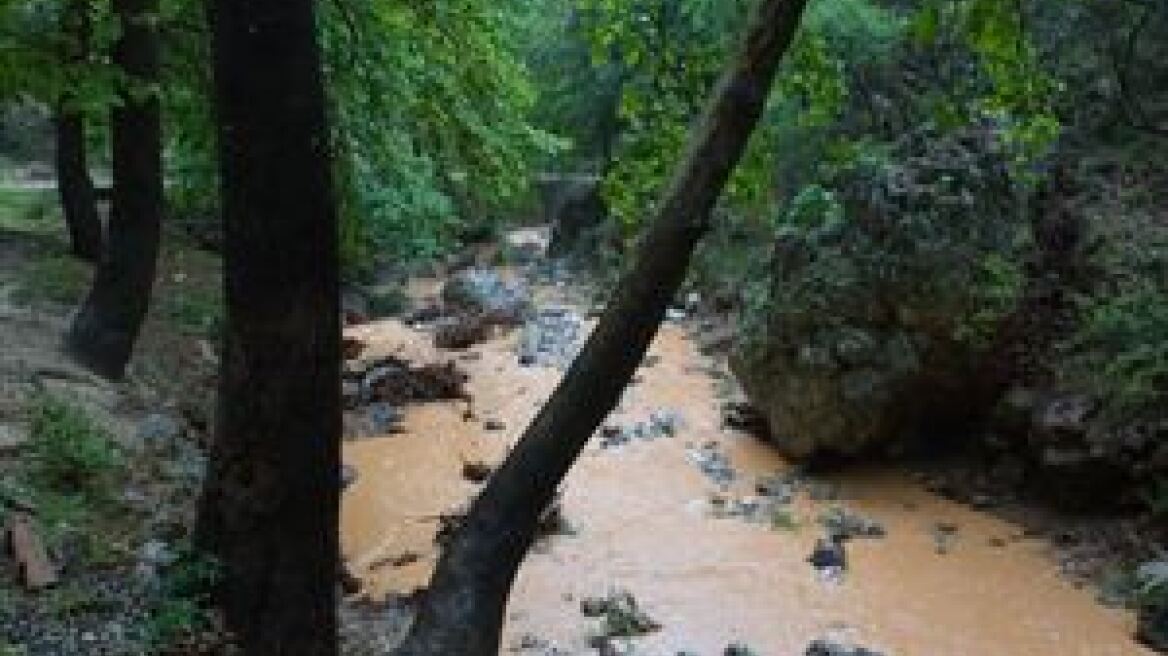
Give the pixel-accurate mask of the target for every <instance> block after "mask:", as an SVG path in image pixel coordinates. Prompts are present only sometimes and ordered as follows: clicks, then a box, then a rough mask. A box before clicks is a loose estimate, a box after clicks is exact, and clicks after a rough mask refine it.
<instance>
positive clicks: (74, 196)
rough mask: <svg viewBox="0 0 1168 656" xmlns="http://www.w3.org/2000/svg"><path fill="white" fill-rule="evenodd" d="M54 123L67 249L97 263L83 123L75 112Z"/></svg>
mask: <svg viewBox="0 0 1168 656" xmlns="http://www.w3.org/2000/svg"><path fill="white" fill-rule="evenodd" d="M53 123H54V127H55V129H56V133H57V193H58V194H59V195H60V198H61V210H62V213H63V214H64V215H65V227H66V228H67V229H68V231H69V246H70V249H71V250H72V252H73V255H75V256H77V257H78V258H80V259H83V260H86V261H89V262H95V263H96V262H98V261H99V259H100V258H101V250H102V227H101V217H100V216H99V215H98V213H97V194H95V193H94V191H93V180H92V178H90V177H89V167H88V165H87V163H86V161H87V157H86V152H85V151H86V147H85V119H84V117H83V116H82V115H81V114H80V113H78V112H73V111H69V110H67V109H62V110H59V111H58V113H57V115H56V116H55V117H54V119H53Z"/></svg>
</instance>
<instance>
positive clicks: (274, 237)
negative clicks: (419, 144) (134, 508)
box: [196, 0, 341, 656]
mask: <svg viewBox="0 0 1168 656" xmlns="http://www.w3.org/2000/svg"><path fill="white" fill-rule="evenodd" d="M209 12H210V15H209V19H210V24H211V34H212V49H213V65H214V77H215V84H214V88H215V107H216V112H217V115H218V116H217V123H218V141H219V166H220V191H221V198H222V203H223V221H224V244H223V255H224V268H225V288H226V304H227V326H226V332H227V335H226V343H225V347H224V356H223V364H222V369H221V371H220V389H219V399H218V410H217V415H218V416H217V427H216V437H215V444H214V446H213V448H212V450H211V459H210V465H209V470H208V472H207V479H206V482H205V484H204V488H203V496H202V499H201V501H200V506H199V518H198V526H197V530H196V538H197V542H198V545H199V546H200V548H201V549H203V550H205V551H206V552H208V553H210V554H211V555H213V556H215V557H217V558H218V560H219V562H220V563H221V565H222V567H223V576H222V579H221V581H220V582H219V584H218V589H217V590H216V598H217V601H218V602H219V605H220V607H221V608H222V610H223V612H224V616H225V619H226V622H227V625H228V628H230V629H231V630H232V631H233V632H234V633H235V635H236V638H237V639H238V641H239V643H240V645H241V646H242V647H243V649H244V653H246V654H248V655H249V656H264V655H268V654H272V655H275V654H295V655H297V656H317V655H332V654H335V653H336V597H335V595H336V592H335V586H336V576H337V571H338V559H339V547H338V536H337V522H338V515H339V504H340V429H341V427H340V412H341V401H340V358H339V355H338V354H339V353H340V322H339V316H340V303H339V293H340V292H339V281H338V275H339V274H338V268H339V263H338V253H337V250H338V243H337V242H338V225H337V215H336V210H335V207H334V204H333V190H332V180H331V174H330V164H329V159H330V158H329V153H328V143H329V139H328V131H327V126H326V120H325V109H324V107H325V105H324V92H323V88H322V78H321V70H320V52H319V47H318V45H317V42H316V32H315V18H314V5H313V2H312V1H311V0H214V1H213V2H210V3H209Z"/></svg>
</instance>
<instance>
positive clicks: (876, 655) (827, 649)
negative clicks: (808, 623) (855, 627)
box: [804, 639, 882, 656]
mask: <svg viewBox="0 0 1168 656" xmlns="http://www.w3.org/2000/svg"><path fill="white" fill-rule="evenodd" d="M804 654H805V656H882V654H881V653H880V652H877V651H872V650H871V649H868V648H866V647H856V646H854V645H850V644H846V643H838V642H833V641H831V640H825V639H820V640H814V641H812V643H811V644H810V645H807V651H806V652H804Z"/></svg>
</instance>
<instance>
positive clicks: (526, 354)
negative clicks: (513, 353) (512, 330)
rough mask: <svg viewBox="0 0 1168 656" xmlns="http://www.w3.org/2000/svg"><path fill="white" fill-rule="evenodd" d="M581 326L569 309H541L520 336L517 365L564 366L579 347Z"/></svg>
mask: <svg viewBox="0 0 1168 656" xmlns="http://www.w3.org/2000/svg"><path fill="white" fill-rule="evenodd" d="M583 325H584V321H583V319H581V318H580V315H579V314H577V313H576V312H575V311H574V310H571V309H569V308H561V307H547V308H542V309H540V310H539V312H538V313H536V316H535V317H534V318H533V319H532V320H531V321H529V322H528V323H527V325H526V326H524V328H523V334H522V335H521V336H520V338H519V345H518V356H519V364H520V365H522V366H525V367H530V366H536V365H539V366H543V367H559V368H565V367H567V366H568V365H569V364H571V362H572V360H573V359H575V357H576V353H577V352H578V351H579V350H580V341H581V339H582V337H583V332H584V331H583Z"/></svg>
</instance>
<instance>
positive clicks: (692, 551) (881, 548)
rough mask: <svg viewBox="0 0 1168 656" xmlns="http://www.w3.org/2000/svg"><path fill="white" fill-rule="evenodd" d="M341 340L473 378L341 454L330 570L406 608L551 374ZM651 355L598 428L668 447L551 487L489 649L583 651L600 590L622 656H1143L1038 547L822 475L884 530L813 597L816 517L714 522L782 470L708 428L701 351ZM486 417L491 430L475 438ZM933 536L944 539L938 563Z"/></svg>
mask: <svg viewBox="0 0 1168 656" xmlns="http://www.w3.org/2000/svg"><path fill="white" fill-rule="evenodd" d="M350 331H351V332H352V334H354V335H355V336H358V337H359V338H361V339H363V340H364V341H366V343H367V344H368V349H369V350H368V354H369V355H371V356H376V355H381V354H398V355H402V356H405V357H407V358H409V359H411V360H413V361H416V362H424V361H445V360H450V359H455V360H457V361H458V364H459V366H460V368H462V369H463V370H465V371H466V372H467V373H468V374H469V376H470V380H469V383H468V390H469V391H470V392H471V394H472V396H473V399H474V400H473V403H471V404H468V403H467V402H463V401H452V402H439V403H428V404H413V405H409V406H407V407H406V408H405V418H404V420H403V422H402V424H401V428H402V430H401V432H399V433H397V434H394V435H390V436H386V437H376V438H368V439H363V440H356V441H350V442H348V443H347V444H346V446H345V456H344V457H345V461H346V463H347V464H349V465H351V466H353V467H355V468H356V470H357V471H358V474H359V475H358V478H357V480H356V482H355V483H354V484H353V485H352V486H351V487H350V488H349V489H348V491H347V492H346V493H345V497H344V504H343V512H342V546H343V550H344V555H345V557H346V558H347V560H348V561H349V563H350V566H351V568H352V570H353V571H354V573H355V574H357V575H358V576H360V577H361V578H362V579H363V580H364V581H365V583H366V590H367V593H368V594H370V595H371V596H373V597H380V596H384V595H388V594H404V593H408V592H410V591H411V590H413V589H415V588H417V587H422V586H424V585H425V584H426V581H427V578H428V576H429V574H430V571H431V568H432V567H433V564H434V561H435V557H436V550H435V547H434V542H433V537H434V533H435V531H436V529H437V528H438V525H439V522H438V516H439V515H440V514H442V513H444V512H447V511H450V510H451V509H454V508H456V507H458V506H459V505H460V504H462V503H464V502H465V501H466V500H467V499H468V498H470V497H471V496H473V495H474V494H475V492H476V490H477V489H478V486H477V485H475V484H473V483H470V482H468V481H465V480H464V479H463V477H462V469H463V465H464V463H466V462H475V461H484V462H487V463H496V462H498V461H499V460H501V459H502V458H503V456H504V455H505V453H506V452H507V449H508V445H509V444H510V443H511V442H512V441H513V440H514V439H516V438H517V437H518V435H519V433H520V432H521V431H522V430H523V428H524V426H525V425H526V423H527V421H528V419H529V418H530V417H531V416H532V415H533V414H534V412H535V411H536V410H537V409H538V407H539V405H540V403H541V402H542V401H543V399H544V398H546V396H547V395H548V394H549V393H550V391H551V389H552V387H553V385H554V384H555V383H556V381H557V380H558V377H559V375H560V372H559V371H558V370H556V369H553V368H546V367H520V366H519V364H518V363H517V358H516V355H515V341H516V339H517V338H518V337H517V335H516V334H515V333H512V334H511V335H509V336H503V337H500V338H497V339H494V340H492V341H490V342H488V343H486V344H482V345H479V346H476V347H473V348H472V349H470V351H469V352H464V353H451V352H437V351H435V350H434V349H433V347H432V346H431V344H430V335H429V334H427V333H424V332H419V331H415V330H413V329H411V328H408V327H406V326H404V325H402V324H401V323H400V322H397V321H383V322H378V323H374V324H368V325H365V326H360V327H357V328H354V329H350ZM650 359H651V360H653V361H654V363H653V365H652V366H650V367H643V368H642V369H641V371H640V372H639V375H638V382H637V383H636V384H635V385H634V386H632V387H631V388H630V390H629V391H628V392H627V394H626V396H625V398H624V400H623V402H622V403H621V406H620V408H619V409H618V411H617V413H615V414H614V416H613V417H611V418H610V422H611V423H614V424H620V423H630V422H647V421H648V420H649V419H650V416H651V415H652V413H654V412H655V411H661V410H670V411H675V412H676V413H677V414H678V415H679V416H680V417H681V419H682V421H681V422H680V425H679V426H678V427H677V429H676V430H675V431H674V432H675V435H673V436H672V437H669V436H661V437H658V438H656V439H652V440H647V439H636V440H632V441H631V442H629V443H628V444H623V445H619V446H615V447H612V448H602V447H601V446H600V445H599V443H598V440H596V439H594V440H593V442H592V443H591V444H590V445H589V447H588V448H587V449H586V451H585V453H584V455H583V456H582V458H581V460H580V461H579V463H578V464H577V466H576V467H575V469H574V470H573V471H572V473H571V474H570V476H569V478H568V481H567V483H566V486H565V488H564V491H563V509H564V514H565V516H566V519H567V521H568V523H569V524H570V525H571V528H572V529H573V531H572V534H566V535H556V536H552V537H550V538H548V539H547V540H545V541H543V542H541V543H540V544H539V546H538V547H537V549H536V550H535V551H534V552H533V553H532V554H531V555H530V556H529V557H528V559H527V561H526V562H525V563H524V565H523V568H522V570H521V571H520V575H519V579H518V582H517V584H516V587H515V589H514V591H513V594H512V597H511V603H510V606H509V611H508V622H507V626H506V635H505V638H504V653H509V652H510V651H515V650H518V647H517V646H518V645H519V644H520V643H522V642H526V643H528V644H535V643H537V642H538V643H540V644H544V645H545V646H543V647H541V650H532V651H529V652H524V653H533V654H534V653H552V652H550V651H548V647H547V646H546V645H554V646H555V647H557V648H559V649H560V650H561V651H560V652H556V653H570V654H575V653H579V654H593V653H596V651H595V650H594V649H590V648H589V647H588V642H587V639H588V636H589V635H590V632H593V631H594V628H595V624H594V623H595V620H589V619H587V618H585V617H583V616H582V615H581V612H580V599H581V598H583V597H587V596H595V595H602V594H604V593H605V592H606V591H608V590H609V589H613V588H623V589H627V590H628V591H630V592H631V593H633V594H634V595H635V596H636V598H637V600H638V601H639V602H640V605H641V607H642V608H643V609H644V610H645V611H647V612H648V613H649V614H650V615H651V616H652V617H653V618H654V619H655V620H657V621H658V622H660V623H661V624H662V628H661V630H660V631H657V632H655V633H652V634H650V635H647V636H644V637H642V638H638V639H636V641H635V642H636V645H637V653H638V654H659V655H662V656H673V655H674V654H676V653H678V652H679V651H683V650H684V651H687V652H690V653H693V654H703V655H720V654H722V650H723V649H724V648H725V647H726V645H727V644H728V643H731V642H735V641H739V642H742V643H744V644H747V645H749V646H750V647H751V648H752V649H754V650H755V651H756V652H757V653H758V654H760V655H762V656H795V655H801V654H803V650H804V649H805V648H806V645H807V644H808V642H809V641H811V640H812V639H815V638H819V637H823V636H825V635H831V634H844V635H847V636H849V637H851V638H854V639H855V640H856V641H857V642H859V643H862V644H864V645H865V646H868V647H869V648H872V649H877V650H881V651H883V652H885V653H886V654H889V655H898V656H965V655H968V656H1023V655H1035V656H1040V655H1041V656H1045V655H1052V656H1054V655H1058V656H1072V655H1078V656H1125V655H1140V654H1150V653H1151V652H1149V651H1147V650H1145V649H1143V648H1141V647H1140V646H1139V645H1137V644H1136V643H1135V642H1133V641H1132V639H1131V638H1130V637H1129V636H1130V635H1131V632H1132V625H1133V623H1134V619H1133V618H1132V617H1131V616H1130V615H1129V614H1127V613H1123V612H1120V611H1115V610H1110V609H1107V608H1104V607H1102V606H1100V605H1098V604H1097V603H1096V602H1095V600H1094V593H1093V592H1092V591H1091V590H1089V589H1077V588H1076V587H1074V586H1073V585H1071V584H1070V583H1069V582H1067V581H1066V580H1064V579H1062V578H1061V577H1060V576H1059V574H1058V571H1057V567H1056V564H1055V563H1054V562H1053V560H1051V559H1050V558H1049V557H1048V555H1047V549H1048V547H1047V545H1046V544H1045V543H1043V542H1041V541H1039V540H1034V539H1030V538H1027V537H1025V536H1024V534H1023V531H1022V530H1021V529H1020V528H1019V527H1017V526H1014V525H1012V524H1009V523H1006V522H1004V521H1002V520H999V519H996V518H994V517H992V516H990V515H986V514H983V513H979V512H976V511H973V510H971V509H969V508H967V507H964V506H960V505H956V504H954V503H951V502H948V501H945V500H943V499H940V498H938V497H936V496H934V495H932V494H930V493H928V492H926V491H925V490H924V489H923V488H922V487H921V486H920V485H919V484H918V483H916V482H914V480H913V479H912V478H911V477H910V476H909V475H908V474H907V473H902V472H897V471H888V470H884V471H866V472H853V473H850V474H847V475H844V476H836V477H832V478H831V483H833V484H834V486H835V487H837V488H838V490H839V493H840V500H839V501H838V503H839V504H841V505H844V506H846V507H847V508H849V509H851V510H855V511H857V512H860V513H863V514H864V515H866V516H870V517H872V518H875V519H878V520H879V521H880V522H881V523H882V524H883V526H884V528H885V529H886V532H887V535H886V537H883V538H880V539H863V540H853V541H851V542H849V543H848V568H847V570H846V575H845V576H844V578H843V580H842V581H840V582H825V581H824V580H823V579H822V577H818V576H817V575H816V571H815V570H814V569H813V568H812V566H811V565H809V564H808V562H807V557H808V555H809V554H810V553H811V551H812V549H813V545H814V542H815V539H816V538H817V537H818V536H819V535H820V534H821V531H820V529H819V527H818V526H817V525H816V520H815V518H816V515H817V513H818V512H819V511H821V510H822V509H823V508H824V507H826V506H827V505H831V504H830V503H827V502H813V501H810V500H809V499H807V498H806V496H801V497H800V498H799V499H798V500H797V501H796V502H795V503H794V504H793V506H792V508H793V512H792V519H793V520H794V521H793V525H792V526H787V527H779V528H776V527H773V526H771V525H769V524H768V523H754V522H748V521H744V520H743V519H742V518H740V517H727V518H716V517H714V516H711V513H710V499H711V496H712V495H719V494H720V495H723V496H725V497H731V498H743V497H749V495H750V494H751V493H752V490H753V485H754V482H755V480H756V479H757V477H759V476H763V475H766V474H770V473H774V472H778V471H782V470H784V469H785V468H787V464H786V463H785V462H784V461H783V460H782V459H781V458H780V457H779V456H778V455H777V454H776V453H774V452H773V451H772V450H771V449H769V448H768V447H767V445H766V444H764V443H762V442H760V441H759V440H757V439H756V438H754V437H751V436H749V435H746V434H743V433H739V432H736V431H733V430H730V429H726V428H723V427H722V426H721V415H720V411H719V404H720V401H719V394H718V386H719V385H720V384H723V382H722V381H721V380H720V378H719V377H718V375H717V374H716V373H713V372H715V371H717V369H718V368H719V367H718V364H717V363H715V362H713V361H711V360H710V359H708V358H706V357H704V356H702V355H700V354H699V353H698V352H697V350H696V349H695V347H694V346H693V344H692V343H691V341H690V340H689V339H688V338H687V336H686V334H685V331H684V329H683V328H682V327H681V326H679V325H676V324H671V325H667V326H666V327H665V328H664V329H663V331H662V333H661V334H660V335H659V337H658V339H657V341H656V342H655V343H654V345H653V348H652V350H651V353H650ZM496 421H497V422H501V423H502V425H503V428H502V429H501V430H499V429H498V428H499V426H497V425H492V426H491V428H495V429H496V430H488V429H487V425H488V424H493V423H494V422H496ZM711 443H712V444H711ZM703 445H707V448H708V449H716V450H717V451H718V452H720V453H722V454H724V455H725V456H726V457H727V458H728V460H729V463H730V464H731V465H732V467H733V469H734V470H735V472H736V473H737V476H736V479H735V482H734V483H732V484H731V485H730V486H729V488H728V489H727V490H724V491H720V490H719V486H718V485H717V484H716V483H715V482H714V481H712V480H711V478H710V477H709V476H708V475H706V474H704V473H703V472H702V471H701V470H700V469H699V468H698V467H697V466H695V464H694V458H693V453H694V451H695V450H697V449H700V448H701V447H702V446H703ZM938 525H945V526H948V527H949V530H951V531H952V533H953V534H952V541H951V544H950V545H949V546H948V548H947V549H945V550H939V549H938V545H937V540H936V535H935V527H936V526H938ZM942 551H944V552H943V553H942ZM523 636H529V637H528V639H527V640H526V641H524V640H521V637H523ZM532 638H538V640H533V639H532Z"/></svg>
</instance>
